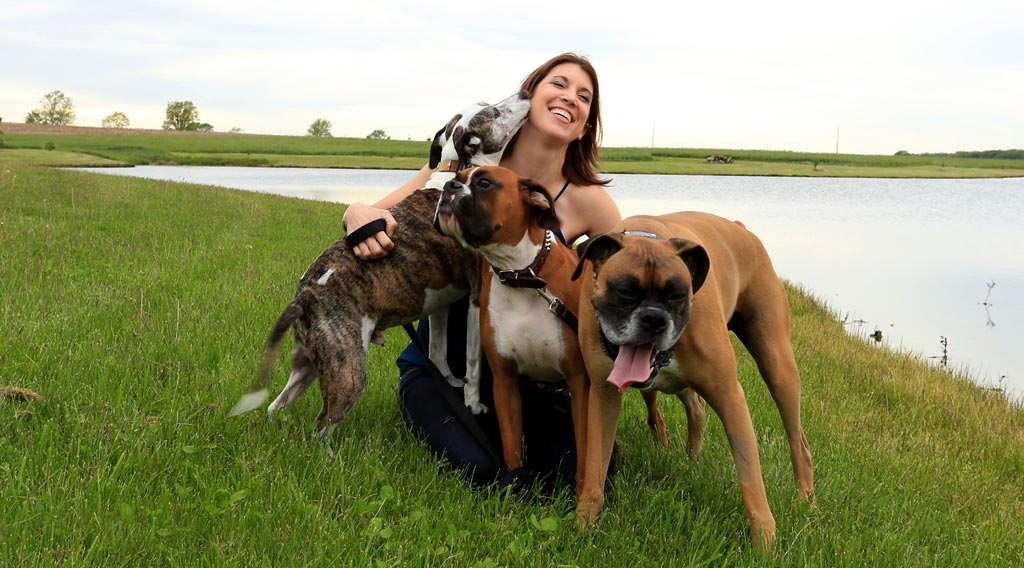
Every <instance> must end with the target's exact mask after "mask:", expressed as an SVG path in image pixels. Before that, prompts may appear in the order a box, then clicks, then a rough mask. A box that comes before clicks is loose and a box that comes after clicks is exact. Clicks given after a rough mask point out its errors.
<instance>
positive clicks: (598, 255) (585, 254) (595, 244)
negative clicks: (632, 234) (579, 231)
mask: <svg viewBox="0 0 1024 568" xmlns="http://www.w3.org/2000/svg"><path fill="white" fill-rule="evenodd" d="M620 250H622V235H620V234H619V233H603V234H600V235H597V236H596V237H594V238H592V239H587V240H586V241H584V242H583V243H582V244H580V245H579V246H578V247H577V248H576V254H577V255H578V256H579V257H580V260H579V262H577V263H576V270H574V271H573V272H572V279H573V281H575V280H578V279H579V277H580V275H581V274H583V265H584V264H586V262H587V261H588V260H589V261H590V262H591V263H593V265H594V272H595V273H596V272H597V270H598V269H599V268H600V267H601V265H602V264H603V263H604V261H606V260H608V257H610V256H611V255H613V254H615V253H617V252H619V251H620Z"/></svg>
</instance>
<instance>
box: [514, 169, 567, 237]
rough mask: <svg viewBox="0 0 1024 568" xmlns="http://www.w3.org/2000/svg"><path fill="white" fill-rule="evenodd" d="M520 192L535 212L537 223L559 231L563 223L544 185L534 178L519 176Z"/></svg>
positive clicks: (550, 229)
mask: <svg viewBox="0 0 1024 568" xmlns="http://www.w3.org/2000/svg"><path fill="white" fill-rule="evenodd" d="M519 193H520V194H522V196H523V199H525V200H526V204H527V205H528V206H529V207H530V211H532V212H533V215H534V218H535V219H536V221H537V225H538V226H540V227H541V228H544V229H547V230H549V231H558V230H559V229H560V228H561V224H560V223H559V222H558V217H556V216H555V210H554V209H553V208H552V207H551V196H550V195H549V194H548V190H547V189H545V188H544V186H542V185H540V184H539V183H536V182H535V181H533V180H529V179H525V178H519Z"/></svg>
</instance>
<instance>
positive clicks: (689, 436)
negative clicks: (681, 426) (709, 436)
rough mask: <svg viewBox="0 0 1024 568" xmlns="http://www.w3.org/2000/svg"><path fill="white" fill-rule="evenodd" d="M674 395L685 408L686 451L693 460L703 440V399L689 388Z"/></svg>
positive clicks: (704, 413)
mask: <svg viewBox="0 0 1024 568" xmlns="http://www.w3.org/2000/svg"><path fill="white" fill-rule="evenodd" d="M676 396H677V397H678V398H679V400H680V402H682V403H683V408H685V409H686V452H687V453H688V454H689V455H690V459H692V460H695V459H697V458H698V457H699V456H700V448H701V445H702V444H703V441H704V422H705V421H706V419H707V411H706V410H705V403H704V399H703V398H701V397H700V395H699V394H697V392H696V391H694V390H693V389H690V388H687V389H683V392H681V393H679V394H678V395H676Z"/></svg>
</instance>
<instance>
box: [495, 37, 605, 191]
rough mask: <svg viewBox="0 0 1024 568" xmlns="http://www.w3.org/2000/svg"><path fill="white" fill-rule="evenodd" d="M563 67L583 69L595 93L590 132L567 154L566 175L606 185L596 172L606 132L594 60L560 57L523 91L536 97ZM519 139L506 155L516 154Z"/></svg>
mask: <svg viewBox="0 0 1024 568" xmlns="http://www.w3.org/2000/svg"><path fill="white" fill-rule="evenodd" d="M563 63H574V64H576V65H579V67H580V69H583V71H584V72H585V73H586V74H587V75H589V76H590V81H591V82H592V83H594V93H593V100H591V101H590V115H589V116H587V128H586V130H584V131H583V137H582V138H581V139H579V140H573V141H572V143H570V144H569V148H568V149H567V150H566V151H565V164H564V165H563V166H562V174H564V175H565V177H566V178H568V179H569V181H571V182H573V183H574V184H576V185H606V184H608V183H610V182H611V180H608V179H602V178H599V177H597V172H596V169H597V164H598V161H599V160H600V158H601V156H600V144H601V134H602V132H603V130H602V126H601V94H600V93H601V91H600V88H599V87H598V83H597V70H595V69H594V66H593V65H592V64H591V63H590V60H589V59H587V58H586V57H585V56H583V55H579V54H576V53H572V52H566V53H563V54H561V55H556V56H554V57H552V58H551V59H549V60H547V61H546V62H545V63H544V64H543V65H541V66H540V67H538V68H536V69H534V70H533V72H532V73H530V74H529V75H527V77H526V79H524V80H523V84H522V85H521V86H520V87H519V89H520V90H523V91H526V92H527V93H529V94H530V96H531V97H532V96H533V93H534V91H536V90H537V85H539V84H540V82H541V81H542V80H543V79H544V77H547V76H548V73H551V70H552V69H554V68H555V67H557V66H559V65H561V64H563ZM518 138H519V135H518V134H517V135H516V137H515V138H513V139H512V141H511V142H510V143H509V145H508V148H507V149H506V150H505V153H506V154H510V153H511V152H512V149H513V147H514V146H515V142H516V140H518Z"/></svg>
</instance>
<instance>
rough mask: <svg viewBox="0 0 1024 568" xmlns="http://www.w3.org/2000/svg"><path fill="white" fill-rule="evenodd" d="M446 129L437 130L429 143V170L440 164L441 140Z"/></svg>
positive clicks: (442, 143)
mask: <svg viewBox="0 0 1024 568" xmlns="http://www.w3.org/2000/svg"><path fill="white" fill-rule="evenodd" d="M446 129H447V127H445V128H442V129H441V130H438V131H437V134H435V135H434V141H433V142H431V143H430V164H429V165H430V169H434V168H436V167H437V165H438V164H440V163H441V147H442V146H443V145H444V142H443V141H442V140H443V138H444V131H445V130H446Z"/></svg>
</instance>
